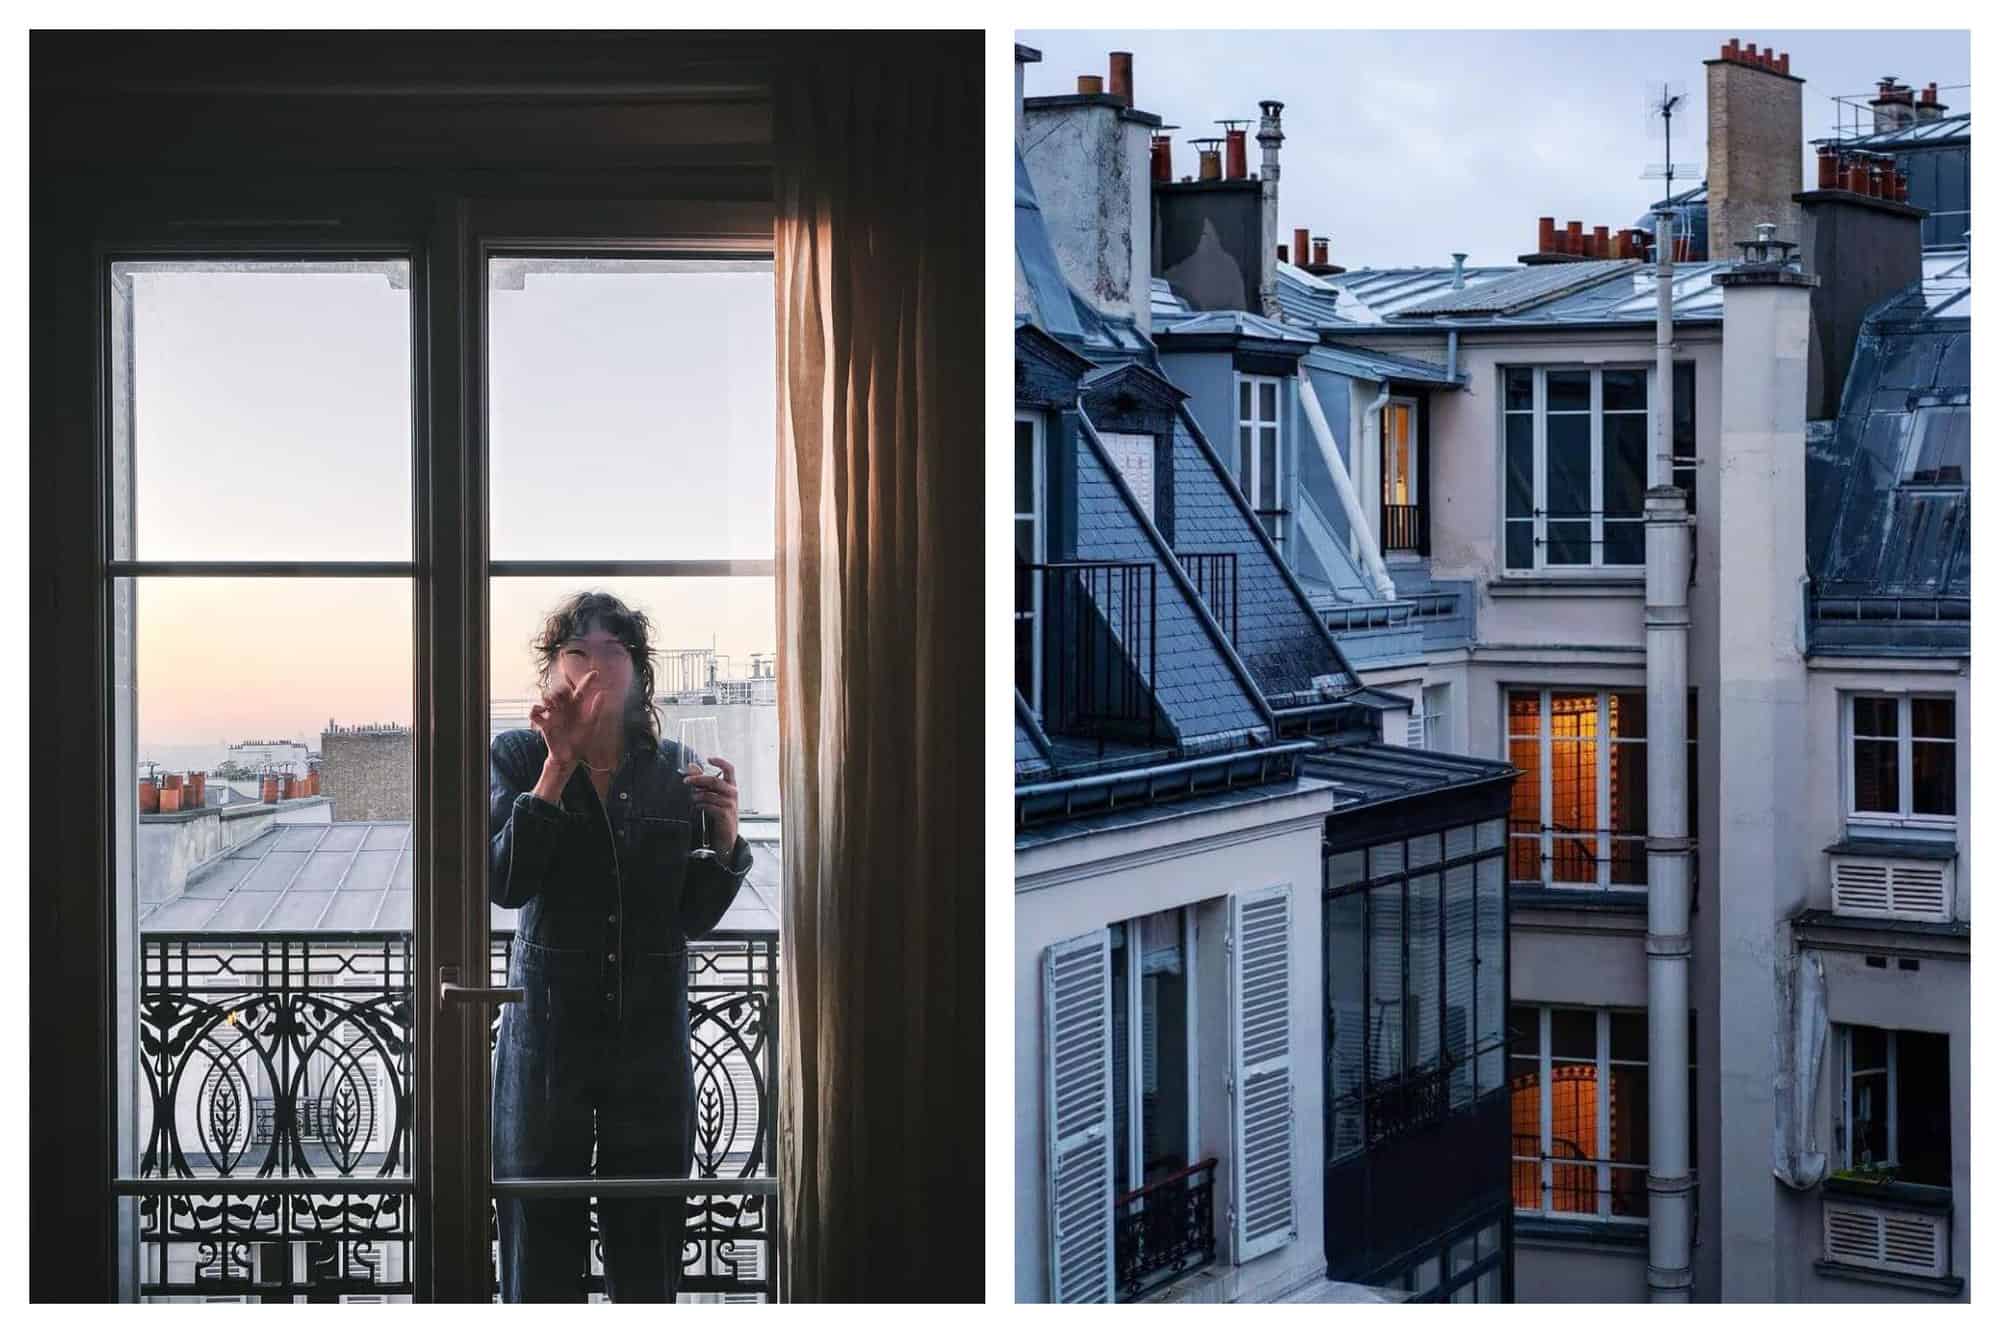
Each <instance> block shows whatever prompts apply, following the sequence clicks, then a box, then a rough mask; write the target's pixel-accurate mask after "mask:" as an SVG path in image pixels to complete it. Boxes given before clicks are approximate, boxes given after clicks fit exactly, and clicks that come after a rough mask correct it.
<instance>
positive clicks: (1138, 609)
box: [1015, 560, 1161, 743]
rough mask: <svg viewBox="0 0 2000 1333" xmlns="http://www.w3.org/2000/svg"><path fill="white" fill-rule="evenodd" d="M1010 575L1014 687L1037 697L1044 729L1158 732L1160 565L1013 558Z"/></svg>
mask: <svg viewBox="0 0 2000 1333" xmlns="http://www.w3.org/2000/svg"><path fill="white" fill-rule="evenodd" d="M1015 573H1016V578H1017V580H1018V583H1017V587H1016V592H1015V614H1016V620H1017V634H1018V635H1019V636H1020V637H1019V642H1020V645H1021V647H1020V649H1019V652H1018V655H1017V658H1016V668H1015V670H1016V675H1017V677H1019V679H1017V681H1016V684H1017V685H1018V686H1019V688H1020V690H1021V692H1022V695H1023V696H1024V697H1026V698H1029V699H1031V700H1034V701H1035V702H1036V704H1037V706H1038V708H1039V711H1040V713H1041V717H1042V725H1043V727H1044V729H1046V730H1047V731H1049V732H1050V733H1059V734H1062V735H1067V736H1089V737H1096V738H1098V739H1099V740H1126V741H1134V742H1141V743H1150V742H1153V741H1157V740H1158V739H1160V730H1161V729H1160V717H1159V710H1158V706H1157V704H1156V703H1155V700H1154V693H1153V683H1154V680H1153V673H1154V664H1155V663H1156V662H1157V660H1158V656H1159V620H1158V616H1157V614H1156V612H1157V609H1158V606H1159V582H1160V567H1159V566H1158V565H1157V564H1155V563H1153V562H1152V561H1150V560H1136V561H1090V560H1065V561H1056V562H1052V563H1049V564H1045V565H1035V564H1028V563H1026V562H1018V563H1017V564H1016V566H1015ZM1021 625H1025V626H1026V628H1025V629H1021V628H1019V627H1020V626H1021ZM1037 662H1038V663H1039V666H1040V671H1039V677H1038V678H1037V673H1036V672H1035V670H1034V668H1035V665H1036V663H1037Z"/></svg>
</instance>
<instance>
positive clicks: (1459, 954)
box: [1444, 865, 1478, 1106]
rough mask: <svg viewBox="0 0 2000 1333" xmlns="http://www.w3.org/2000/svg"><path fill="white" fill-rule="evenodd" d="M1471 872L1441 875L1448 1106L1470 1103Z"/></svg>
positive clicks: (1474, 938)
mask: <svg viewBox="0 0 2000 1333" xmlns="http://www.w3.org/2000/svg"><path fill="white" fill-rule="evenodd" d="M1473 886H1474V876H1473V868H1472V867H1471V866H1469V865H1461V866H1453V867H1452V868H1451V869H1449V870H1447V871H1445V872H1444V1047H1445V1052H1446V1055H1447V1056H1448V1057H1449V1060H1450V1063H1451V1066H1452V1075H1451V1104H1452V1105H1453V1106H1462V1105H1464V1104H1466V1103H1467V1102H1469V1101H1470V1100H1471V1099H1472V1094H1473V1084H1472V1062H1471V1060H1470V1058H1469V1057H1470V1055H1471V1053H1472V1017H1473V987H1474V985H1475V983H1476V981H1477V975H1478V969H1477V967H1476V965H1475V963H1474V954H1475V950H1476V948H1477V939H1478V934H1477V930H1478V921H1477V917H1476V915H1475V912H1476V896H1475V894H1474V888H1473Z"/></svg>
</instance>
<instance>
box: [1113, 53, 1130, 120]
mask: <svg viewBox="0 0 2000 1333" xmlns="http://www.w3.org/2000/svg"><path fill="white" fill-rule="evenodd" d="M1111 95H1112V96H1113V97H1122V98H1124V99H1125V105H1126V106H1131V105H1132V53H1131V52H1130V51H1113V52H1112V53H1111Z"/></svg>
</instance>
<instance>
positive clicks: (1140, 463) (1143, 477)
mask: <svg viewBox="0 0 2000 1333" xmlns="http://www.w3.org/2000/svg"><path fill="white" fill-rule="evenodd" d="M1097 438H1098V439H1100V440H1102V441H1103V442H1104V452H1106V453H1107V454H1110V455H1111V462H1112V465H1113V466H1115V467H1116V468H1117V469H1118V475H1120V476H1121V477H1123V478H1125V484H1126V485H1127V486H1130V487H1131V488H1132V495H1133V498H1135V499H1136V500H1138V502H1139V508H1140V509H1141V510H1143V511H1144V512H1145V515H1146V517H1147V518H1151V517H1153V437H1152V436H1150V435H1121V434H1118V433H1117V432H1115V431H1103V432H1100V433H1099V435H1098V437H1097Z"/></svg>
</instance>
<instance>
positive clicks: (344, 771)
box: [319, 727, 415, 822]
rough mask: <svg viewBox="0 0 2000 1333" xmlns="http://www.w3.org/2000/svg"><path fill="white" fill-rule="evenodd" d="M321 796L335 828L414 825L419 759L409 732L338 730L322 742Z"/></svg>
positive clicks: (400, 729) (403, 729) (324, 734)
mask: <svg viewBox="0 0 2000 1333" xmlns="http://www.w3.org/2000/svg"><path fill="white" fill-rule="evenodd" d="M319 751H320V770H319V773H320V794H321V795H322V796H327V797H330V798H332V801H333V818H334V820H335V822H340V821H343V820H355V819H412V818H415V814H414V811H413V807H412V800H411V783H412V779H413V777H414V775H415V774H414V768H415V761H414V753H413V751H412V748H411V740H410V732H409V729H408V728H407V727H369V728H356V727H336V728H334V729H333V730H331V731H326V732H322V733H321V735H320V738H319Z"/></svg>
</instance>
